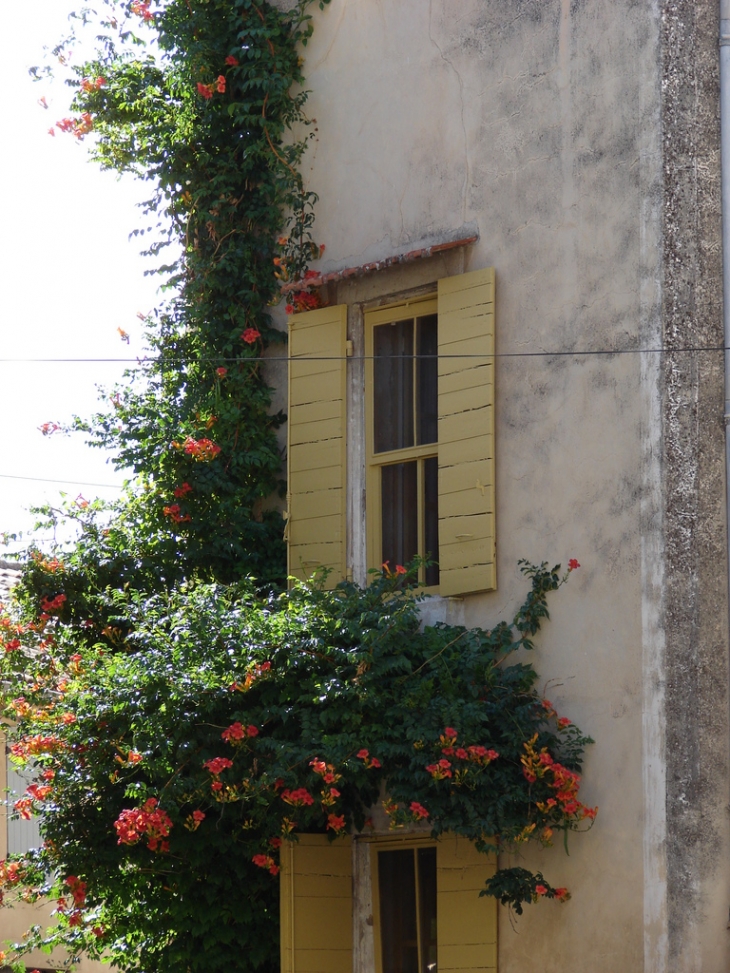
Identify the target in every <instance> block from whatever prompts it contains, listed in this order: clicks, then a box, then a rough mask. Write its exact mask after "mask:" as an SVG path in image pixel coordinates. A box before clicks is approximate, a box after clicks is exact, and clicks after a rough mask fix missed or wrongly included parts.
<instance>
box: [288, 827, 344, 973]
mask: <svg viewBox="0 0 730 973" xmlns="http://www.w3.org/2000/svg"><path fill="white" fill-rule="evenodd" d="M281 973H352V839H351V838H350V837H349V835H348V836H346V837H342V838H336V839H335V841H333V842H330V841H329V840H328V839H327V837H326V836H325V835H311V834H310V835H300V836H299V841H298V842H296V843H295V842H289V841H285V842H284V843H283V845H282V846H281Z"/></svg>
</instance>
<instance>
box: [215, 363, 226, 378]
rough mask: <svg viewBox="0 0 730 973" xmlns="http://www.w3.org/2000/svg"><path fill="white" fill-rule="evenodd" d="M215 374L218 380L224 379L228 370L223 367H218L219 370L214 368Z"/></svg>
mask: <svg viewBox="0 0 730 973" xmlns="http://www.w3.org/2000/svg"><path fill="white" fill-rule="evenodd" d="M215 373H216V375H217V376H218V378H225V377H226V375H227V374H228V369H227V368H224V367H223V366H222V365H221V367H220V368H216V370H215Z"/></svg>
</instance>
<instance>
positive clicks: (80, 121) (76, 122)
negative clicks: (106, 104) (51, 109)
mask: <svg viewBox="0 0 730 973" xmlns="http://www.w3.org/2000/svg"><path fill="white" fill-rule="evenodd" d="M93 127H94V119H93V118H92V117H91V114H90V112H87V111H84V112H81V116H80V117H79V118H62V119H61V121H60V122H56V128H58V129H60V130H61V131H62V132H71V134H72V135H73V136H74V138H77V139H82V138H83V137H84V135H88V134H89V132H90V131H91V130H92V128H93ZM49 131H50V132H53V129H52V128H51V129H49Z"/></svg>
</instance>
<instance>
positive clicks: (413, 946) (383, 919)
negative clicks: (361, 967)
mask: <svg viewBox="0 0 730 973" xmlns="http://www.w3.org/2000/svg"><path fill="white" fill-rule="evenodd" d="M378 891H379V893H380V941H381V945H382V950H383V973H420V971H419V969H418V930H417V924H416V875H415V858H414V855H413V850H412V849H409V850H407V851H381V852H379V854H378Z"/></svg>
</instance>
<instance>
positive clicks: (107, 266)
mask: <svg viewBox="0 0 730 973" xmlns="http://www.w3.org/2000/svg"><path fill="white" fill-rule="evenodd" d="M81 5H82V4H81V2H80V0H77V3H73V2H72V0H23V2H22V3H16V2H13V0H0V7H1V9H2V24H3V28H2V31H1V32H0V90H1V91H2V92H3V98H2V108H0V118H1V119H2V127H1V131H2V136H0V138H1V142H0V145H1V146H2V148H1V150H0V178H1V180H2V181H1V184H2V187H3V193H2V210H3V220H2V225H3V232H2V237H1V238H0V295H1V297H0V424H1V425H0V428H1V429H2V447H0V535H2V534H3V533H4V532H6V531H10V532H17V531H18V530H27V529H28V528H29V527H30V526H31V525H32V522H33V519H34V518H33V517H32V516H31V515H30V514H29V513H27V512H26V508H27V507H28V506H29V505H30V504H33V503H41V502H44V501H46V500H52V501H56V500H58V497H59V491H60V490H64V491H65V492H66V493H67V494H69V495H70V497H72V498H73V497H76V496H77V494H78V493H82V494H83V496H84V497H85V498H86V499H89V500H90V499H92V498H93V497H96V496H103V497H107V498H111V497H113V496H116V495H118V492H119V491H118V488H114V486H113V485H114V484H119V483H121V481H122V479H123V476H122V474H119V473H116V472H115V471H114V469H113V468H112V467H111V465H110V464H109V463H108V462H107V457H106V456H105V455H103V454H102V453H101V452H100V451H98V450H91V449H89V448H88V447H86V446H85V445H84V443H83V439H82V437H81V436H79V435H77V434H74V435H73V436H64V435H61V434H58V433H56V434H55V435H54V436H51V437H44V436H42V435H41V433H40V432H39V431H38V426H40V425H41V424H42V423H44V422H48V421H55V422H59V423H62V422H67V421H69V420H70V418H71V417H72V415H74V414H77V415H81V416H88V415H89V414H91V412H92V411H93V410H94V409H95V407H96V403H97V401H98V395H97V391H96V386H97V384H101V385H104V386H106V387H110V386H111V385H113V384H114V381H115V380H116V379H117V378H118V377H120V376H121V373H122V371H123V369H124V365H123V364H102V363H69V362H63V363H61V362H53V363H40V362H37V361H7V359H38V358H54V359H58V358H71V359H74V358H75V359H79V358H81V359H89V358H91V359H94V358H97V359H98V358H103V359H109V358H130V357H134V356H135V355H137V354H140V353H141V350H142V341H141V322H140V321H139V320H138V318H137V312H138V311H140V312H147V311H149V310H150V309H151V308H152V307H153V306H154V305H155V304H156V303H157V301H158V298H157V295H156V289H157V286H158V282H157V281H156V280H155V279H154V278H150V277H144V276H143V271H144V269H145V267H147V266H148V263H147V262H146V261H144V260H143V259H142V258H141V257H139V256H138V251H139V249H140V247H141V244H140V241H139V239H132V240H131V241H130V240H128V234H129V232H130V231H131V230H132V229H133V228H134V227H135V226H137V225H139V224H140V221H141V220H142V219H143V217H142V214H141V212H140V211H139V210H137V209H136V208H135V205H134V203H135V201H137V200H139V199H142V198H144V195H145V193H146V191H147V190H148V189H149V187H145V186H143V185H141V184H139V183H135V182H133V181H132V180H122V181H119V180H118V179H117V177H116V176H115V175H114V174H113V173H109V172H107V173H103V172H101V171H100V170H99V169H98V167H97V166H95V165H94V164H93V163H91V162H89V161H88V160H87V150H86V148H85V146H84V144H83V143H81V144H79V143H77V142H76V140H75V139H74V138H73V136H71V135H64V134H63V133H61V132H57V134H56V136H55V138H52V137H51V136H50V135H48V129H49V128H50V127H51V126H52V125H53V123H54V122H56V121H57V120H58V119H60V118H62V117H64V116H65V115H66V114H68V101H69V94H70V91H69V89H68V88H66V87H65V86H64V85H63V84H62V83H60V78H59V79H58V80H57V81H54V82H53V83H51V82H47V81H41V82H33V81H32V80H31V78H30V77H29V75H28V68H29V67H30V66H31V65H33V64H40V63H41V61H42V55H43V47H44V45H53V44H54V43H55V42H56V41H57V39H58V38H59V37H61V36H63V35H64V34H65V32H66V24H67V20H66V18H67V15H68V12H69V10H72V9H78V8H79V7H80V6H81ZM41 96H45V97H46V100H47V102H48V104H49V108H48V110H47V111H46V110H44V109H43V108H42V107H40V106H39V104H38V99H39V98H41ZM117 327H121V328H123V329H124V330H125V331H127V332H128V333H129V334H130V335H131V344H130V345H126V344H124V343H123V342H122V341H121V339H120V336H119V334H118V333H117V330H116V329H117ZM16 478H17V479H16ZM40 480H55V481H63V482H56V483H44V482H39V481H40ZM90 483H93V484H109V485H110V486H107V487H97V486H89V485H87V484H90ZM10 549H11V548H8V547H4V546H3V545H2V542H1V539H0V558H2V557H3V556H4V554H5V553H7V552H8V551H9V550H10Z"/></svg>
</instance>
